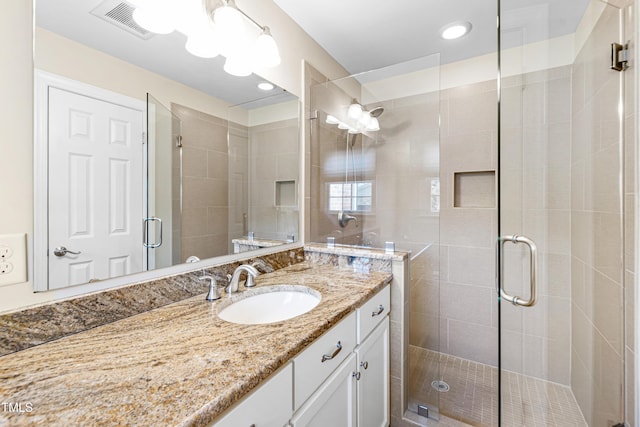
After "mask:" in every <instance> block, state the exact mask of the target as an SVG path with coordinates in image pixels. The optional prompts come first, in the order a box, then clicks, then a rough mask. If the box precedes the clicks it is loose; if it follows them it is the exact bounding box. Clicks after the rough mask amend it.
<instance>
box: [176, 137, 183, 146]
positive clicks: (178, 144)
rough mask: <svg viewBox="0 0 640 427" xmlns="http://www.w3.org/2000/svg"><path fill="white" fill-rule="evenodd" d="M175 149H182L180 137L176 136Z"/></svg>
mask: <svg viewBox="0 0 640 427" xmlns="http://www.w3.org/2000/svg"><path fill="white" fill-rule="evenodd" d="M176 148H182V135H178V136H176Z"/></svg>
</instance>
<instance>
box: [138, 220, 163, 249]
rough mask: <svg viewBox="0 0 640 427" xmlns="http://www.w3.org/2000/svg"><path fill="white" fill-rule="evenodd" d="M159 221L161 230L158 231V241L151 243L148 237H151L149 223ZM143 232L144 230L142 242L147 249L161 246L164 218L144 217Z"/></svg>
mask: <svg viewBox="0 0 640 427" xmlns="http://www.w3.org/2000/svg"><path fill="white" fill-rule="evenodd" d="M154 221H155V222H157V223H158V224H159V225H160V232H159V233H158V241H157V242H156V243H149V241H148V238H149V223H150V222H154ZM142 232H143V236H142V244H143V246H144V247H145V248H147V249H155V248H159V247H160V245H162V220H161V219H160V218H156V217H151V218H145V219H144V224H143V226H142Z"/></svg>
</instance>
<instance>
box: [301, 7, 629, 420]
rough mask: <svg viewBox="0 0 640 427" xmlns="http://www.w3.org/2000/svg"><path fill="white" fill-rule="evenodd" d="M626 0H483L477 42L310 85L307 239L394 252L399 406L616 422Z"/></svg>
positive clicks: (471, 415)
mask: <svg viewBox="0 0 640 427" xmlns="http://www.w3.org/2000/svg"><path fill="white" fill-rule="evenodd" d="M630 3H631V2H625V1H621V2H615V4H614V3H613V2H603V1H600V0H593V1H589V0H571V1H552V0H541V1H529V2H515V1H505V0H503V1H501V2H500V1H498V2H496V3H495V7H496V15H498V16H499V27H498V29H497V32H496V37H495V46H494V49H493V50H492V51H490V52H488V53H487V55H485V56H481V57H474V58H468V59H466V60H463V61H460V62H456V63H440V55H432V56H427V57H424V58H420V59H419V60H415V61H409V62H407V63H403V64H398V65H395V66H391V67H387V68H384V69H380V70H375V71H371V72H366V73H361V74H358V75H354V76H350V77H347V78H344V79H338V80H333V81H329V82H325V83H320V84H315V85H313V86H312V87H311V91H310V96H311V103H310V104H311V117H312V120H311V122H312V123H311V125H310V126H311V131H310V134H311V148H310V149H311V153H310V154H311V155H310V158H311V194H313V195H314V197H312V198H311V215H310V217H311V218H310V223H311V224H310V236H309V240H310V241H313V242H319V243H324V242H327V241H328V239H329V240H331V241H335V243H336V244H338V245H339V244H343V245H350V246H363V247H372V248H383V247H384V244H385V242H388V241H392V242H394V243H395V247H396V248H397V249H401V250H406V251H409V252H410V256H409V276H410V279H409V283H408V287H409V290H410V296H409V298H408V299H409V312H410V314H409V323H410V324H409V336H408V340H407V342H406V343H405V344H406V346H407V347H406V349H405V350H406V351H407V353H408V365H409V366H408V370H407V373H408V375H407V378H404V382H405V384H406V387H407V391H408V395H407V396H406V399H405V402H404V404H405V408H406V409H407V412H406V418H409V419H411V420H413V421H414V422H417V423H418V424H421V425H428V422H429V421H428V419H429V418H435V419H441V420H446V419H451V420H455V421H457V422H462V423H464V424H468V425H473V426H498V425H500V426H537V425H543V426H566V425H585V426H616V425H618V424H619V423H624V420H625V419H626V420H632V419H633V417H634V415H633V410H632V408H633V405H632V402H633V399H634V397H633V396H634V393H633V384H634V381H633V377H632V375H633V371H634V369H633V357H634V354H633V346H632V342H633V341H632V340H631V337H632V336H633V333H634V324H633V298H632V296H633V293H632V281H633V278H634V273H635V272H634V245H635V237H634V235H633V222H634V221H633V218H634V215H635V212H634V206H635V204H634V201H635V197H636V196H635V191H636V190H635V185H634V179H635V171H636V160H635V153H636V151H635V144H634V143H633V141H634V137H635V132H636V130H635V110H634V108H635V107H634V103H635V96H634V95H633V92H632V91H633V90H634V88H635V86H636V85H635V77H634V75H635V74H634V73H631V72H628V71H625V68H626V67H627V63H625V60H626V56H625V49H626V46H627V44H628V43H629V40H631V41H633V37H634V33H633V31H632V30H633V28H635V27H634V26H633V25H631V22H632V21H631V17H632V15H631V9H630ZM559 8H570V9H571V10H572V11H573V12H574V13H573V17H574V19H575V22H573V24H572V25H570V26H569V27H571V29H570V32H569V33H567V32H564V33H563V32H559V31H558V27H557V26H556V24H557V22H556V21H555V20H554V19H555V18H554V17H556V16H557V15H558V12H559V10H560V9H559ZM494 24H495V21H494ZM496 76H497V77H496ZM356 104H357V105H358V106H359V107H358V106H356V107H353V106H354V105H356ZM356 110H357V111H356ZM354 111H355V112H357V113H359V114H362V113H361V112H362V111H364V112H367V113H368V114H369V116H371V117H375V118H376V119H377V122H378V123H377V125H378V126H379V130H375V127H376V126H374V127H373V128H374V129H367V128H366V126H364V124H362V123H361V124H360V125H358V123H357V121H356V122H354V120H355V119H356V115H355V113H354ZM365 115H366V114H365ZM358 117H360V116H358ZM363 120H367V119H366V118H365V119H363ZM363 126H364V127H363ZM392 309H393V308H392ZM392 351H393V350H392ZM393 357H394V355H393V354H392V358H393ZM395 357H397V355H396V356H395ZM630 402H631V403H630ZM407 425H408V424H407ZM620 425H622V424H620Z"/></svg>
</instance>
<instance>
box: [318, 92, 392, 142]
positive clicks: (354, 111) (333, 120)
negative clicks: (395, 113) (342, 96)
mask: <svg viewBox="0 0 640 427" xmlns="http://www.w3.org/2000/svg"><path fill="white" fill-rule="evenodd" d="M383 111H384V108H382V107H375V108H373V109H372V110H370V111H367V110H365V109H364V108H363V107H362V105H360V104H359V103H358V102H357V101H356V100H353V102H352V103H351V105H349V108H347V123H345V122H343V121H341V120H340V119H338V118H337V117H336V116H333V115H331V114H327V118H326V119H325V123H327V124H329V125H338V129H343V130H345V129H346V130H348V131H349V133H351V134H356V133H361V132H377V131H379V130H380V122H379V121H378V117H379V116H380V115H381V114H382V112H383Z"/></svg>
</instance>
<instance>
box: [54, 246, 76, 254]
mask: <svg viewBox="0 0 640 427" xmlns="http://www.w3.org/2000/svg"><path fill="white" fill-rule="evenodd" d="M81 253H82V252H80V251H78V252H73V251H70V250H69V249H67V248H65V247H64V246H58V247H57V248H55V249H54V250H53V254H54V255H55V256H65V255H66V254H72V255H80V254H81Z"/></svg>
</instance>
